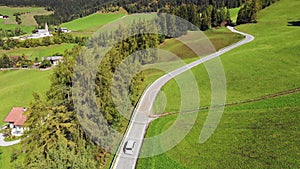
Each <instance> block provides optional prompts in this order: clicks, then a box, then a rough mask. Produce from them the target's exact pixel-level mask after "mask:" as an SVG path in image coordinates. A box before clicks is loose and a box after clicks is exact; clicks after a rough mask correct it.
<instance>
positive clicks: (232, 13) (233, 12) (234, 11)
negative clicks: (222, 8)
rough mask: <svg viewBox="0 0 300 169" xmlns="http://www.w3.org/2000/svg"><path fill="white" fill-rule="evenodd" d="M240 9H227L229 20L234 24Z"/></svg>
mask: <svg viewBox="0 0 300 169" xmlns="http://www.w3.org/2000/svg"><path fill="white" fill-rule="evenodd" d="M239 10H240V8H231V9H229V11H230V18H231V20H232V21H233V22H236V19H237V16H238V13H239Z"/></svg>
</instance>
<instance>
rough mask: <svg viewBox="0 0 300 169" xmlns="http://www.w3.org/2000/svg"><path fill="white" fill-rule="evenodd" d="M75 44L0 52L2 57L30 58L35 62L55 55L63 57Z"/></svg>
mask: <svg viewBox="0 0 300 169" xmlns="http://www.w3.org/2000/svg"><path fill="white" fill-rule="evenodd" d="M74 46H75V44H60V45H50V46H39V47H35V48H16V49H11V50H0V55H3V54H8V55H10V56H14V55H16V56H21V55H23V54H24V55H25V56H28V57H29V58H30V59H32V60H34V59H35V58H38V59H39V60H41V59H42V57H44V56H52V55H54V54H60V55H62V54H63V53H64V51H65V50H67V49H71V48H73V47H74Z"/></svg>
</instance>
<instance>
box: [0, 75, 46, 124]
mask: <svg viewBox="0 0 300 169" xmlns="http://www.w3.org/2000/svg"><path fill="white" fill-rule="evenodd" d="M50 73H51V71H39V70H17V71H0V82H1V83H0V120H1V121H0V124H3V121H2V120H4V118H5V116H6V115H7V113H8V112H9V111H10V109H11V108H12V107H18V106H24V107H26V106H28V104H29V102H30V101H31V100H32V98H33V97H32V92H39V93H44V92H45V91H46V90H48V88H49V86H50V81H49V75H50Z"/></svg>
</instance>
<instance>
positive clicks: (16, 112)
mask: <svg viewBox="0 0 300 169" xmlns="http://www.w3.org/2000/svg"><path fill="white" fill-rule="evenodd" d="M23 112H24V108H23V107H14V108H12V110H11V111H10V112H9V113H8V115H7V116H6V118H5V119H4V122H10V123H14V125H16V126H21V125H23V124H24V123H25V121H26V119H27V117H26V116H25V115H23Z"/></svg>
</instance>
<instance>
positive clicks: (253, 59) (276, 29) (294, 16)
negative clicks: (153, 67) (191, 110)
mask: <svg viewBox="0 0 300 169" xmlns="http://www.w3.org/2000/svg"><path fill="white" fill-rule="evenodd" d="M299 6H300V3H299V2H298V1H290V2H288V1H287V0H282V1H280V2H278V3H275V4H273V5H272V6H270V7H268V8H266V9H264V10H262V11H261V12H260V13H259V15H258V18H259V20H258V23H257V24H246V25H241V26H238V27H237V29H239V30H241V31H244V32H246V33H250V34H252V35H254V36H255V40H254V41H253V42H251V43H248V44H245V45H243V46H240V47H238V48H236V49H234V50H232V51H230V52H229V53H226V54H224V55H222V56H221V57H220V59H221V61H222V63H223V68H224V72H225V75H226V82H227V103H231V102H237V101H241V100H246V99H251V98H255V97H259V96H263V95H267V94H271V93H276V92H279V91H283V90H288V89H292V88H296V87H299V86H300V78H299V77H300V76H299V75H300V73H299V72H300V66H299V63H300V60H299V53H300V48H299V46H300V39H299V38H298V37H299V36H300V29H299V27H297V26H288V22H291V21H297V20H298V19H299V18H300V14H299V13H297V12H296V11H297V7H299ZM281 14H283V16H281ZM178 50H181V49H180V48H178ZM192 72H193V74H194V76H195V77H196V81H197V83H198V87H199V91H200V95H201V98H200V100H201V103H200V104H201V105H202V106H204V105H209V104H210V92H211V91H210V82H209V77H208V74H207V72H206V70H205V66H204V65H200V66H198V67H196V68H194V69H192ZM184 77H185V74H182V75H179V76H178V77H177V78H178V79H184ZM191 90H194V89H191ZM162 92H164V93H165V94H166V95H167V98H168V104H167V107H166V111H176V110H178V109H176V108H174V106H173V105H180V97H179V89H178V86H177V84H176V83H175V80H172V81H170V82H169V83H168V84H166V85H165V86H164V87H163V89H162ZM177 107H178V106H177Z"/></svg>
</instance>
